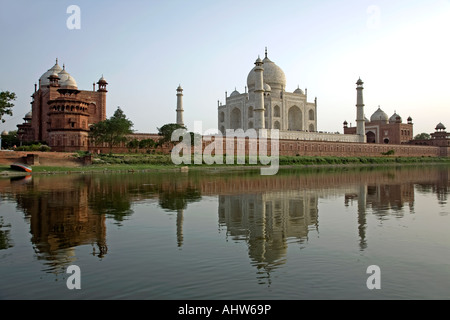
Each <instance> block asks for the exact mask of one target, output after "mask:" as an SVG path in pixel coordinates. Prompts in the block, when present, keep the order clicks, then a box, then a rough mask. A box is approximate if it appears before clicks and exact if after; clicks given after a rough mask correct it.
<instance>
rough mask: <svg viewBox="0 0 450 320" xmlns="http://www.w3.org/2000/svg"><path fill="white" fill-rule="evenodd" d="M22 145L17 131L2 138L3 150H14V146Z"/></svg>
mask: <svg viewBox="0 0 450 320" xmlns="http://www.w3.org/2000/svg"><path fill="white" fill-rule="evenodd" d="M19 144H20V140H19V137H18V136H17V130H14V131H10V132H9V133H8V134H7V135H4V136H2V148H4V149H12V148H13V146H18V145H19Z"/></svg>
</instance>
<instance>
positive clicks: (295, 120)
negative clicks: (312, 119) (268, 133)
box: [288, 106, 303, 131]
mask: <svg viewBox="0 0 450 320" xmlns="http://www.w3.org/2000/svg"><path fill="white" fill-rule="evenodd" d="M302 124H303V116H302V111H301V110H300V108H299V107H297V106H293V107H291V108H290V109H289V112H288V130H296V131H298V130H302V129H303V125H302Z"/></svg>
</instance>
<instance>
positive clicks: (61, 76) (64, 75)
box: [58, 67, 70, 85]
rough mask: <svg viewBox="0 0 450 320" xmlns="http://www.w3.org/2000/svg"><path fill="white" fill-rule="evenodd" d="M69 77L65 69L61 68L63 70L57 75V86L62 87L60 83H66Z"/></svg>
mask: <svg viewBox="0 0 450 320" xmlns="http://www.w3.org/2000/svg"><path fill="white" fill-rule="evenodd" d="M69 76H70V74H69V73H68V72H67V71H66V68H65V67H63V69H62V70H61V71H60V72H59V73H58V77H59V84H60V85H62V83H64V82H66V80H67V79H68V78H69Z"/></svg>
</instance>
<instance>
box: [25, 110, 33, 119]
mask: <svg viewBox="0 0 450 320" xmlns="http://www.w3.org/2000/svg"><path fill="white" fill-rule="evenodd" d="M31 118H33V113H32V112H31V111H30V112H28V113H27V114H26V115H25V118H24V119H31Z"/></svg>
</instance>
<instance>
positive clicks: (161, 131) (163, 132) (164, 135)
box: [158, 123, 187, 145]
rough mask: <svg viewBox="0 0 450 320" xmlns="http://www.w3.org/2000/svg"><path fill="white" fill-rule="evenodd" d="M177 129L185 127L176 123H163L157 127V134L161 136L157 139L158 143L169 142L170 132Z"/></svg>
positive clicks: (170, 139)
mask: <svg viewBox="0 0 450 320" xmlns="http://www.w3.org/2000/svg"><path fill="white" fill-rule="evenodd" d="M177 129H185V130H187V128H186V127H185V126H182V125H180V124H176V123H167V124H165V125H163V126H162V127H161V128H158V135H160V136H161V139H160V140H159V145H163V144H165V143H170V142H171V141H172V133H173V132H174V131H175V130H177Z"/></svg>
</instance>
